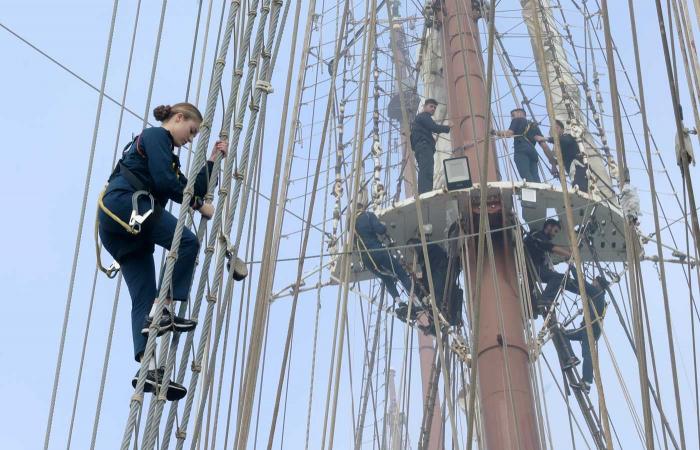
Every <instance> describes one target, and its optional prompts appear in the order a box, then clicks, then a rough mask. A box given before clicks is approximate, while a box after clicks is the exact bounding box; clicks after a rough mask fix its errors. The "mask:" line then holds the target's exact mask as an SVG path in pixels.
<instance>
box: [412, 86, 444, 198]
mask: <svg viewBox="0 0 700 450" xmlns="http://www.w3.org/2000/svg"><path fill="white" fill-rule="evenodd" d="M437 105H438V102H437V100H435V99H432V98H429V99H426V100H425V102H424V103H423V111H422V112H420V113H418V115H416V118H415V120H414V121H413V123H412V124H411V148H412V149H413V152H414V153H415V156H416V164H417V166H418V193H419V194H422V193H424V192H430V191H432V190H433V172H434V165H435V138H433V133H438V134H439V133H449V132H450V127H449V126H448V125H438V124H436V123H435V121H434V120H433V114H435V109H436V108H437Z"/></svg>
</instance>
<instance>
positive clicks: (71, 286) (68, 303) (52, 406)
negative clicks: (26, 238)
mask: <svg viewBox="0 0 700 450" xmlns="http://www.w3.org/2000/svg"><path fill="white" fill-rule="evenodd" d="M118 6H119V0H114V5H113V7H112V19H111V23H110V27H109V33H108V38H107V49H106V51H105V61H104V66H103V69H102V82H101V84H100V96H99V98H98V101H97V112H96V114H95V125H94V128H93V132H92V143H91V144H90V156H89V160H88V167H87V172H86V174H85V187H84V188H83V199H82V205H81V211H80V219H79V221H78V231H77V237H76V240H75V250H74V251H73V263H72V267H71V274H70V281H69V283H68V294H67V299H66V308H65V312H64V315H63V326H62V330H61V340H60V344H59V348H58V358H57V361H56V370H55V374H54V381H53V388H52V391H51V400H50V402H49V414H48V418H47V422H46V433H45V436H44V450H47V449H48V448H49V442H50V439H51V426H52V424H53V414H54V410H55V408H56V396H57V394H58V381H59V379H60V377H61V365H62V363H63V351H64V348H65V344H66V333H67V331H68V319H69V317H70V308H71V303H72V300H73V289H74V287H75V276H76V273H77V269H78V256H79V254H80V244H81V242H82V234H83V224H84V223H85V211H86V209H87V198H88V192H89V190H90V179H91V177H92V165H93V161H94V159H95V149H96V147H97V133H98V131H99V128H100V117H101V115H102V104H103V101H104V91H105V87H106V84H107V73H108V69H109V59H110V55H111V51H112V39H113V37H114V26H115V23H116V19H117V9H118Z"/></svg>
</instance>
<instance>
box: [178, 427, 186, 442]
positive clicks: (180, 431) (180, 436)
mask: <svg viewBox="0 0 700 450" xmlns="http://www.w3.org/2000/svg"><path fill="white" fill-rule="evenodd" d="M185 438H187V432H186V431H185V430H183V429H182V428H180V427H178V429H177V430H176V431H175V439H179V440H181V441H184V440H185Z"/></svg>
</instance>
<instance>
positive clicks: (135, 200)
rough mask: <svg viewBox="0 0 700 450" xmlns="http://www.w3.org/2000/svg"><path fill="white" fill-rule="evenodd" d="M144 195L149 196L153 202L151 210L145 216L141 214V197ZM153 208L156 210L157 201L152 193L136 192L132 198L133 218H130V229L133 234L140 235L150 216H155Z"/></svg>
mask: <svg viewBox="0 0 700 450" xmlns="http://www.w3.org/2000/svg"><path fill="white" fill-rule="evenodd" d="M142 195H148V198H149V199H150V200H151V208H150V209H149V210H148V211H146V212H145V213H144V214H139V197H141V196H142ZM153 208H155V200H154V199H153V196H152V195H151V193H150V192H148V191H136V192H134V195H132V196H131V217H130V218H129V227H131V230H132V233H133V234H139V233H140V232H141V225H142V224H143V223H144V222H145V221H146V219H148V216H150V215H151V214H153Z"/></svg>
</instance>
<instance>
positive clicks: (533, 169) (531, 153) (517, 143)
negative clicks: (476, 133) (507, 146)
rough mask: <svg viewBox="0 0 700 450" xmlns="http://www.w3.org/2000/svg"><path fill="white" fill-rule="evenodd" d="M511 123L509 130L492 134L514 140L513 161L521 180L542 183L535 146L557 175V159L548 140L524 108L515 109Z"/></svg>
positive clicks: (512, 112)
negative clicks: (529, 118) (537, 146)
mask: <svg viewBox="0 0 700 450" xmlns="http://www.w3.org/2000/svg"><path fill="white" fill-rule="evenodd" d="M510 117H511V122H510V126H509V127H508V129H507V130H493V131H492V133H493V134H494V135H496V136H499V137H505V138H510V137H512V138H513V160H514V161H515V167H517V169H518V174H519V175H520V178H522V179H523V180H526V181H531V182H534V183H540V182H541V180H540V175H539V173H538V172H537V168H538V158H539V157H538V155H537V150H536V149H535V144H539V145H540V147H542V150H543V151H544V154H545V155H546V156H547V159H548V160H549V163H550V164H551V166H552V167H551V169H550V172H551V173H552V175H556V174H557V170H556V167H557V159H556V157H555V155H554V153H552V151H551V150H550V149H549V146H548V145H547V138H545V137H544V136H543V135H542V132H541V131H540V127H539V126H538V125H537V124H536V123H535V122H532V121H529V120H527V113H526V112H525V110H524V109H522V108H515V109H514V110H512V111H511V112H510Z"/></svg>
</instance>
